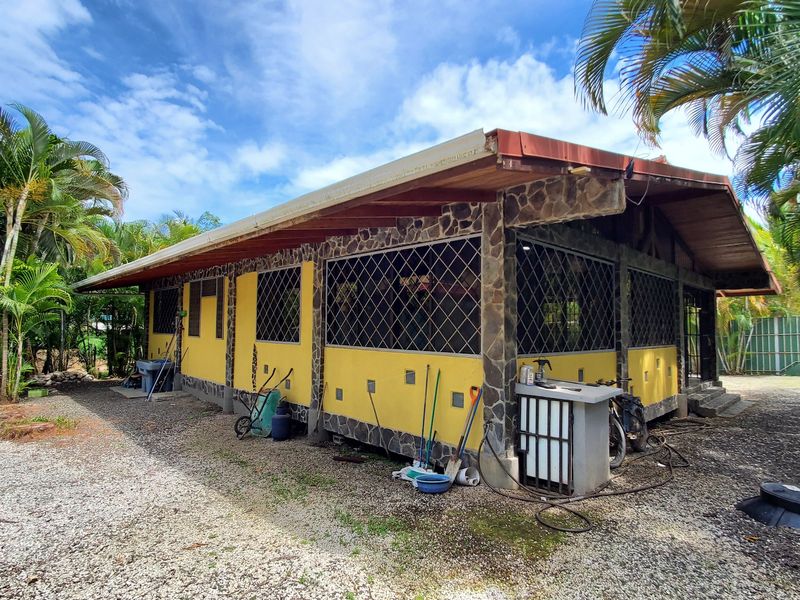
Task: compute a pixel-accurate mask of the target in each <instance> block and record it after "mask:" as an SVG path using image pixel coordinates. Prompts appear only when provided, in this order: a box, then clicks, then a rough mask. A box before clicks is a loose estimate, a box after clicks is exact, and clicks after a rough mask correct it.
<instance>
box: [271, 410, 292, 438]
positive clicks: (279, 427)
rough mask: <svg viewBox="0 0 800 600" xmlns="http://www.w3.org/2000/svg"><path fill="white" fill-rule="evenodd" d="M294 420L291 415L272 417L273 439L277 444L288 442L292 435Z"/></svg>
mask: <svg viewBox="0 0 800 600" xmlns="http://www.w3.org/2000/svg"><path fill="white" fill-rule="evenodd" d="M291 425H292V418H291V417H290V416H289V415H279V414H275V415H272V439H273V440H275V441H276V442H282V441H283V440H288V439H289V436H290V435H291Z"/></svg>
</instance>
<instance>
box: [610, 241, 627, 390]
mask: <svg viewBox="0 0 800 600" xmlns="http://www.w3.org/2000/svg"><path fill="white" fill-rule="evenodd" d="M615 274H616V285H615V286H614V321H615V323H614V324H615V333H616V335H615V337H616V350H617V378H619V379H625V378H626V377H627V376H628V348H629V347H630V344H631V305H630V300H631V294H630V277H629V275H628V248H627V247H625V246H620V247H619V258H618V259H617V263H616V266H615ZM622 387H623V389H625V390H627V389H628V384H627V383H625V384H624V385H623V386H622Z"/></svg>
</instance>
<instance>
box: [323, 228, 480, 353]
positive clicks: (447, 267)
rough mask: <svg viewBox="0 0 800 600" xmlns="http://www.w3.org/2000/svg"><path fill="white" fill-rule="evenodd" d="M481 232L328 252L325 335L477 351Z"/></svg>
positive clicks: (384, 345)
mask: <svg viewBox="0 0 800 600" xmlns="http://www.w3.org/2000/svg"><path fill="white" fill-rule="evenodd" d="M480 313H481V257H480V238H477V237H470V238H463V239H457V240H448V241H445V242H436V243H433V244H423V245H418V246H411V247H408V248H402V249H400V250H389V251H382V252H377V253H373V254H361V255H358V256H351V257H347V258H340V259H334V260H329V261H328V262H327V265H326V319H325V330H326V336H325V339H326V343H327V344H328V345H334V346H351V347H359V348H380V349H391V350H408V351H416V352H441V353H452V354H472V355H477V354H480V320H481V314H480Z"/></svg>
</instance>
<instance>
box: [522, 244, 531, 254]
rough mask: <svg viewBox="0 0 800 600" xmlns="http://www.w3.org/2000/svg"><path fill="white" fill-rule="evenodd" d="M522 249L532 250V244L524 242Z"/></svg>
mask: <svg viewBox="0 0 800 600" xmlns="http://www.w3.org/2000/svg"><path fill="white" fill-rule="evenodd" d="M522 249H523V250H525V252H530V249H531V245H530V244H522Z"/></svg>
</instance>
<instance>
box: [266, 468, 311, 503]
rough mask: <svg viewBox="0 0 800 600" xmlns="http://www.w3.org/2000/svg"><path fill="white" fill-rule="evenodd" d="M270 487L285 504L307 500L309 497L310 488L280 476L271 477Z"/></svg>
mask: <svg viewBox="0 0 800 600" xmlns="http://www.w3.org/2000/svg"><path fill="white" fill-rule="evenodd" d="M269 486H270V489H271V490H272V493H273V494H274V495H275V496H276V497H277V498H278V499H279V500H283V501H285V502H289V501H292V500H305V499H306V497H307V496H308V487H307V486H305V485H300V484H298V483H296V482H294V481H288V480H286V479H284V478H283V477H281V476H279V475H270V476H269Z"/></svg>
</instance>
